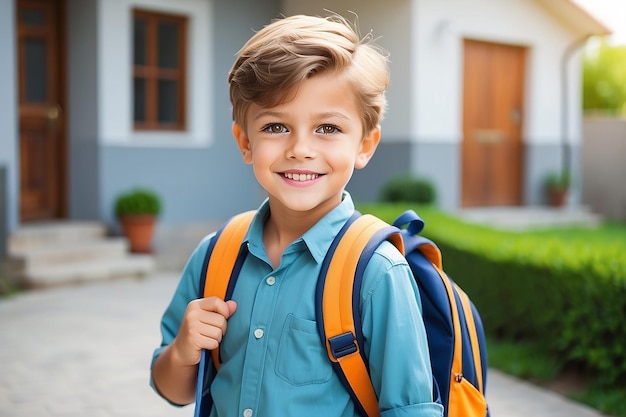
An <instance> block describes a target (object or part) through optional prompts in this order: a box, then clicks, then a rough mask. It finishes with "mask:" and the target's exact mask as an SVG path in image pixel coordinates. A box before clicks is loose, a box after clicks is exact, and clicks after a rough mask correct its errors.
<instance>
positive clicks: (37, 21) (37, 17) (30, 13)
mask: <svg viewBox="0 0 626 417" xmlns="http://www.w3.org/2000/svg"><path fill="white" fill-rule="evenodd" d="M20 23H21V24H22V25H25V26H43V25H44V24H45V23H46V15H45V14H44V11H43V10H34V9H22V10H21V11H20Z"/></svg>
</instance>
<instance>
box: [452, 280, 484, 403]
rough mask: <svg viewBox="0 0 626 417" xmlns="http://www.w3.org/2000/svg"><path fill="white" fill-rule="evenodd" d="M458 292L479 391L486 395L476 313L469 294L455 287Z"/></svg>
mask: <svg viewBox="0 0 626 417" xmlns="http://www.w3.org/2000/svg"><path fill="white" fill-rule="evenodd" d="M455 287H456V291H457V293H458V294H459V298H460V299H461V305H462V306H463V313H464V315H465V320H466V321H467V331H468V333H469V337H470V344H471V346H472V355H473V357H474V367H475V368H476V381H477V383H478V391H480V392H481V393H483V394H484V389H483V367H482V360H481V359H480V345H479V342H478V334H477V333H476V323H475V321H474V312H473V311H472V306H471V303H470V299H469V297H468V296H467V294H466V293H465V292H464V291H463V290H462V289H461V288H460V287H459V286H458V285H455Z"/></svg>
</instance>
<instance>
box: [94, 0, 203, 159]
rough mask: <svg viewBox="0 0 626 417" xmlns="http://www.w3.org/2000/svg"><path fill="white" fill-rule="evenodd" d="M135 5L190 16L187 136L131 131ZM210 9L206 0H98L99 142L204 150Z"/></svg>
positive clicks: (171, 133) (176, 133)
mask: <svg viewBox="0 0 626 417" xmlns="http://www.w3.org/2000/svg"><path fill="white" fill-rule="evenodd" d="M135 7H137V8H142V9H147V10H154V11H158V12H166V13H173V14H181V15H186V16H188V18H189V21H188V22H189V23H188V24H189V26H188V40H189V44H188V47H187V59H188V63H187V71H188V75H187V131H186V132H168V133H145V132H134V131H133V114H132V113H133V111H132V108H133V101H132V91H133V88H132V44H133V34H132V20H133V19H132V9H133V8H135ZM211 7H212V2H210V1H207V0H177V1H175V2H173V1H168V0H99V2H98V19H99V20H98V45H99V47H98V50H99V55H98V62H99V63H100V64H99V65H100V68H99V74H98V92H99V94H98V100H99V101H98V106H99V121H100V123H99V126H100V127H99V137H100V141H101V143H103V144H106V145H121V146H176V147H187V146H206V145H207V144H208V143H209V142H210V141H211V139H212V138H211V135H210V132H211V124H212V114H213V108H212V100H211V89H212V88H211V79H212V78H213V75H212V73H211V71H212V67H213V65H212V63H211V56H212V55H213V52H212V45H213V40H212V32H211V30H210V29H211V21H212V9H211Z"/></svg>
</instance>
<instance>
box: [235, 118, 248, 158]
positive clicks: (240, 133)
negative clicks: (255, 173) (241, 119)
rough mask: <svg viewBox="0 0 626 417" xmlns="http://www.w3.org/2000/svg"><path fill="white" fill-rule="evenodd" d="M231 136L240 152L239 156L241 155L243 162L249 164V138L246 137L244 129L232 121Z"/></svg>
mask: <svg viewBox="0 0 626 417" xmlns="http://www.w3.org/2000/svg"><path fill="white" fill-rule="evenodd" d="M233 136H234V137H235V142H237V146H238V147H239V152H241V156H242V157H243V162H245V163H246V164H251V163H252V148H251V147H250V139H248V135H247V134H246V131H245V130H244V129H243V128H242V127H241V126H239V125H238V124H237V123H233Z"/></svg>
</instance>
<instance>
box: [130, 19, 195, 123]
mask: <svg viewBox="0 0 626 417" xmlns="http://www.w3.org/2000/svg"><path fill="white" fill-rule="evenodd" d="M133 32H134V35H133V101H134V103H133V120H134V126H135V130H185V116H186V115H185V102H186V85H185V71H186V66H185V62H186V60H187V57H186V47H185V46H186V44H187V18H185V17H182V16H176V15H170V14H162V13H155V12H148V11H145V10H134V12H133Z"/></svg>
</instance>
